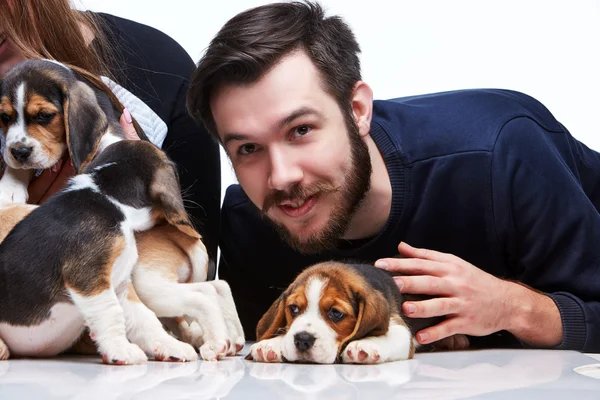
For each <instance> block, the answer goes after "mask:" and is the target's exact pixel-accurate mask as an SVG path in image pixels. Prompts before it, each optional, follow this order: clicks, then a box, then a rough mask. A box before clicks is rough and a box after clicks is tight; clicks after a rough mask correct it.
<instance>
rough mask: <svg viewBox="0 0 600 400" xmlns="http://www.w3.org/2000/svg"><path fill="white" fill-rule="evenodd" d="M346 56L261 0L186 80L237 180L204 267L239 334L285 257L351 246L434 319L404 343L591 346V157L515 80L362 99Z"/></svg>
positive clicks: (351, 254)
mask: <svg viewBox="0 0 600 400" xmlns="http://www.w3.org/2000/svg"><path fill="white" fill-rule="evenodd" d="M358 53H359V46H358V44H357V43H356V40H355V38H354V36H353V34H352V32H351V31H350V29H349V27H348V26H347V25H346V24H345V23H344V22H343V21H342V20H341V19H340V18H338V17H329V18H327V17H325V16H324V15H323V11H322V9H321V8H320V7H319V6H318V5H316V4H311V3H282V4H271V5H267V6H262V7H258V8H254V9H251V10H248V11H246V12H243V13H241V14H239V15H237V16H235V17H234V18H232V19H231V20H230V21H229V22H227V24H225V26H224V27H223V28H222V29H221V31H220V32H219V33H218V34H217V35H216V37H215V38H214V40H213V41H212V42H211V44H210V46H209V48H208V49H207V51H206V53H205V55H204V57H203V58H202V59H201V60H200V62H199V65H198V69H197V70H196V72H195V73H194V76H193V78H192V82H191V89H190V91H189V93H188V109H189V110H190V111H191V112H192V113H193V114H194V115H195V116H196V117H198V118H199V119H201V120H202V121H203V122H204V123H205V125H206V127H207V128H208V130H209V131H210V132H211V133H212V134H213V135H215V137H217V138H218V140H219V141H220V142H221V143H222V144H223V146H224V148H225V150H226V152H227V154H228V155H229V157H230V158H231V162H232V164H233V167H234V170H235V173H236V175H237V178H238V180H239V183H240V185H239V186H238V185H235V186H232V187H230V188H229V189H228V191H227V194H226V197H225V200H224V205H223V209H222V233H221V241H220V246H221V252H222V258H221V264H220V270H219V275H220V277H221V278H223V279H226V280H227V281H228V282H229V283H230V285H231V287H232V290H233V293H234V297H235V299H236V304H237V306H238V309H239V313H240V316H241V319H242V322H243V324H244V327H245V330H246V334H247V336H248V337H249V338H250V339H252V338H254V329H255V326H256V323H257V321H258V319H259V318H260V317H261V315H262V314H263V313H264V312H265V311H266V310H267V308H268V307H269V305H270V304H271V303H272V302H273V301H274V300H275V299H276V298H277V296H278V295H279V294H280V293H281V291H282V290H283V289H285V288H286V287H287V285H288V284H289V283H290V282H291V281H292V280H293V278H294V277H295V276H296V275H297V274H298V273H299V271H301V270H302V269H303V268H305V267H307V266H308V265H311V264H313V263H316V262H319V261H323V260H329V259H338V260H343V259H358V260H362V261H366V262H375V261H377V262H376V264H375V265H376V266H378V267H380V268H386V269H388V270H390V271H393V272H399V273H402V274H404V275H406V276H402V277H398V278H396V281H397V283H398V287H399V290H401V291H402V292H405V293H424V294H431V295H434V296H435V297H434V298H433V299H431V300H426V301H421V302H407V303H405V304H404V306H403V312H404V313H405V314H406V315H407V316H409V317H414V318H422V317H429V316H438V315H444V316H446V319H445V321H444V322H442V323H440V324H438V325H436V326H434V327H431V328H427V329H425V330H422V331H421V332H419V333H418V334H417V340H418V341H419V342H420V343H423V344H426V343H431V342H433V341H437V340H440V339H442V338H444V337H447V336H450V335H453V334H457V333H463V334H467V335H472V339H473V342H474V343H475V344H476V345H477V339H476V337H481V338H483V339H484V340H480V341H479V345H482V346H485V345H490V343H492V342H493V345H511V346H513V345H518V346H527V347H544V348H559V349H575V350H580V351H588V352H590V351H591V352H598V351H600V304H599V302H598V300H599V297H600V267H599V266H600V246H598V243H600V215H599V213H598V209H597V208H598V207H600V191H598V190H597V188H598V184H599V183H600V154H598V153H596V152H594V151H592V150H590V149H588V148H587V147H585V146H584V145H583V144H581V143H579V142H578V141H576V140H575V139H574V138H573V137H572V136H571V135H570V134H569V132H568V131H567V130H566V128H565V127H563V126H562V125H561V124H560V123H559V122H557V121H556V120H555V119H554V117H553V116H552V115H551V114H550V112H549V111H548V110H547V109H546V108H545V107H544V106H543V105H542V104H540V103H539V102H537V101H536V100H534V99H532V98H531V97H528V96H526V95H523V94H520V93H516V92H510V91H502V90H469V91H457V92H449V93H439V94H432V95H427V96H415V97H410V98H402V99H395V100H390V101H375V102H374V101H373V99H372V92H371V89H370V88H369V86H368V85H367V84H366V83H365V82H363V81H362V80H361V77H360V65H359V59H358ZM407 243H409V244H411V245H412V246H417V247H411V246H410V245H409V244H407ZM398 253H401V254H402V255H403V258H392V257H394V256H395V255H397V254H398ZM492 339H493V340H492Z"/></svg>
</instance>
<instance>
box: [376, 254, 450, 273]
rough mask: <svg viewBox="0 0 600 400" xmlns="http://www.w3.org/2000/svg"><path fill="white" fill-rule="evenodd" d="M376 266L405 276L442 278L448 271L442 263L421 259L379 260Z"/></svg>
mask: <svg viewBox="0 0 600 400" xmlns="http://www.w3.org/2000/svg"><path fill="white" fill-rule="evenodd" d="M375 266H376V267H378V268H382V269H385V270H387V271H390V272H392V273H399V274H403V275H432V276H442V275H444V274H445V273H446V272H447V269H448V268H447V267H446V266H445V265H444V264H443V263H441V262H438V261H431V260H424V259H420V258H382V259H381V260H377V262H376V263H375Z"/></svg>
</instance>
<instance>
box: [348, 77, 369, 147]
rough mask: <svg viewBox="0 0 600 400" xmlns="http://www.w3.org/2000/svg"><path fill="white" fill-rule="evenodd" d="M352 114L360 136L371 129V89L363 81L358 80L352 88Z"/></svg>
mask: <svg viewBox="0 0 600 400" xmlns="http://www.w3.org/2000/svg"><path fill="white" fill-rule="evenodd" d="M352 114H353V116H354V121H355V122H356V125H357V126H358V131H359V132H360V135H361V136H366V135H367V134H369V132H370V131H371V118H372V116H373V90H371V87H370V86H369V85H367V84H366V83H365V82H363V81H358V82H356V84H355V85H354V89H352Z"/></svg>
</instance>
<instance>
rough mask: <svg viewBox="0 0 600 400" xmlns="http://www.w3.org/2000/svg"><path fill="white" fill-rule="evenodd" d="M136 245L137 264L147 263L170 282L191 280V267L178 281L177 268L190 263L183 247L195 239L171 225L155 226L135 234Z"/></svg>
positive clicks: (190, 244)
mask: <svg viewBox="0 0 600 400" xmlns="http://www.w3.org/2000/svg"><path fill="white" fill-rule="evenodd" d="M135 238H136V243H137V247H138V253H139V259H138V264H140V265H147V266H149V267H150V268H151V269H152V270H153V271H158V272H160V274H161V275H162V276H164V277H165V278H167V279H168V280H169V281H172V282H179V283H185V282H191V278H192V273H191V268H190V271H189V273H188V276H187V279H186V280H185V281H184V282H180V281H179V273H178V272H179V271H178V268H179V267H180V266H183V265H188V266H190V267H191V265H190V260H189V258H188V257H187V254H186V253H185V251H184V248H188V247H191V246H193V245H194V244H195V242H196V241H195V240H194V239H193V238H190V237H189V236H187V235H184V234H182V233H181V232H180V231H179V230H178V229H177V228H176V227H174V226H171V225H161V226H156V227H154V228H152V229H150V230H148V231H145V232H138V233H136V234H135Z"/></svg>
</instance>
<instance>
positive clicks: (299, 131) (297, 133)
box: [292, 125, 312, 137]
mask: <svg viewBox="0 0 600 400" xmlns="http://www.w3.org/2000/svg"><path fill="white" fill-rule="evenodd" d="M310 131H312V128H311V127H310V126H308V125H300V126H297V127H295V128H294V129H293V130H292V134H293V136H294V137H302V136H304V135H307V134H309V133H310Z"/></svg>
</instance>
